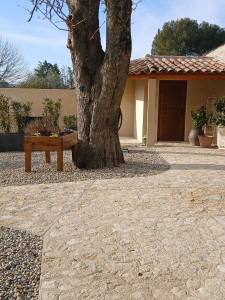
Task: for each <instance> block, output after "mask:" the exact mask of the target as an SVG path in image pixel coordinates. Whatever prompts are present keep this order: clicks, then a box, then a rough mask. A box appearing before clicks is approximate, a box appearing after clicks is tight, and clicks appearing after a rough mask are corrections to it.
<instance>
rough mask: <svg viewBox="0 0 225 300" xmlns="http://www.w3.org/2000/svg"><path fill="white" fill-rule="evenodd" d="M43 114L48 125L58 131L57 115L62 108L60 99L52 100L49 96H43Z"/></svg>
mask: <svg viewBox="0 0 225 300" xmlns="http://www.w3.org/2000/svg"><path fill="white" fill-rule="evenodd" d="M43 106H44V108H43V116H44V117H45V119H46V121H47V122H48V124H49V125H51V126H53V127H54V128H55V129H56V131H59V125H58V121H59V116H60V111H61V108H62V100H61V99H58V100H57V101H54V100H52V99H50V98H44V100H43Z"/></svg>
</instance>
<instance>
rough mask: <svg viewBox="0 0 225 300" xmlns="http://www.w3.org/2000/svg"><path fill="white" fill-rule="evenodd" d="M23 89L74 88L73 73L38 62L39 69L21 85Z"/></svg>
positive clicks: (66, 68) (54, 65) (69, 70)
mask: <svg viewBox="0 0 225 300" xmlns="http://www.w3.org/2000/svg"><path fill="white" fill-rule="evenodd" d="M21 87H23V88H36V89H65V88H72V87H74V78H73V71H72V69H71V68H70V67H66V66H64V67H63V68H62V69H61V70H60V69H59V67H58V65H57V64H51V63H48V62H47V61H46V60H45V61H44V62H40V61H39V62H38V67H37V68H35V69H34V72H33V73H31V74H29V75H28V77H27V79H26V80H25V81H24V82H23V83H22V84H21Z"/></svg>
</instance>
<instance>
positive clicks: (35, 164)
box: [0, 147, 170, 186]
mask: <svg viewBox="0 0 225 300" xmlns="http://www.w3.org/2000/svg"><path fill="white" fill-rule="evenodd" d="M63 155H64V157H63V159H64V168H63V172H58V171H57V169H56V164H57V156H56V152H55V151H54V152H51V164H46V163H45V153H44V151H33V152H32V163H31V168H32V172H31V173H25V171H24V163H25V162H24V152H1V153H0V186H16V185H17V186H19V185H29V184H41V183H46V184H48V183H57V182H74V181H80V180H96V179H111V178H128V177H144V176H151V175H157V174H159V173H162V172H164V171H166V170H168V169H169V168H170V167H169V164H168V163H167V162H166V161H165V160H164V159H163V158H162V156H160V155H159V154H158V153H157V152H156V151H155V148H150V149H149V148H146V147H133V148H131V149H130V152H129V153H127V152H124V159H125V164H122V165H121V166H120V167H116V168H104V169H98V170H81V169H77V168H76V166H75V165H74V164H73V163H72V161H71V151H69V150H68V151H64V153H63Z"/></svg>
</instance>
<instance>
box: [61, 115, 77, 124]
mask: <svg viewBox="0 0 225 300" xmlns="http://www.w3.org/2000/svg"><path fill="white" fill-rule="evenodd" d="M63 123H64V125H65V127H70V126H77V117H76V116H75V115H69V116H64V117H63Z"/></svg>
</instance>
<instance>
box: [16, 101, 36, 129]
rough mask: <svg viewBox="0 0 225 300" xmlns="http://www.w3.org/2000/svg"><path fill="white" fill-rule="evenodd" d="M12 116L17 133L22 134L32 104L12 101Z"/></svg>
mask: <svg viewBox="0 0 225 300" xmlns="http://www.w3.org/2000/svg"><path fill="white" fill-rule="evenodd" d="M11 106H12V110H13V114H14V117H15V120H16V124H17V128H18V133H21V134H23V133H24V128H25V126H26V125H27V124H28V122H29V117H30V113H31V106H32V102H29V101H28V102H26V103H22V102H19V101H12V103H11Z"/></svg>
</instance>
